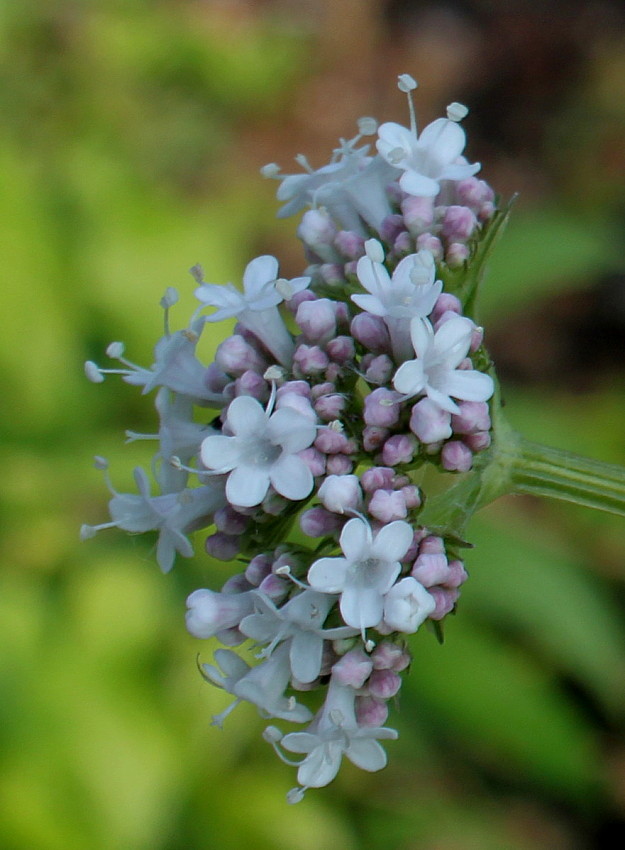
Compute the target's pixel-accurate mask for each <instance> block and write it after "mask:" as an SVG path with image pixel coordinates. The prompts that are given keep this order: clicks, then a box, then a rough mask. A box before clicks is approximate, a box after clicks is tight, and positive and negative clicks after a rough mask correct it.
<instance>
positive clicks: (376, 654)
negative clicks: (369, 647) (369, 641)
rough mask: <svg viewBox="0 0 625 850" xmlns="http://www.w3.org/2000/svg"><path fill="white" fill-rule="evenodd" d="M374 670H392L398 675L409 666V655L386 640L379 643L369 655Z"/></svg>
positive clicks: (397, 645)
mask: <svg viewBox="0 0 625 850" xmlns="http://www.w3.org/2000/svg"><path fill="white" fill-rule="evenodd" d="M371 660H372V661H373V669H374V670H394V671H395V673H400V672H401V671H402V670H405V669H406V667H408V665H409V664H410V661H411V658H410V653H409V652H406V650H405V649H402V647H401V646H399V644H396V643H391V642H390V641H388V640H385V641H383V642H382V643H379V644H378V645H377V646H376V648H375V649H374V650H373V652H372V653H371Z"/></svg>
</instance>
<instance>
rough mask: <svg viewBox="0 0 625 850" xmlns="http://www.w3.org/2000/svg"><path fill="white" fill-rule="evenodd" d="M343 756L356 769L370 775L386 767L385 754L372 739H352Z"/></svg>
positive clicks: (380, 746) (379, 745)
mask: <svg viewBox="0 0 625 850" xmlns="http://www.w3.org/2000/svg"><path fill="white" fill-rule="evenodd" d="M345 755H346V756H347V758H348V759H349V760H350V761H351V762H352V764H355V765H356V767H360V768H361V769H362V770H368V771H369V772H370V773H373V772H375V771H376V770H382V768H383V767H386V762H387V756H386V752H385V751H384V748H383V747H382V745H381V744H379V743H378V742H377V741H374V740H373V739H372V738H352V739H351V741H350V744H349V747H348V748H347V750H346V751H345Z"/></svg>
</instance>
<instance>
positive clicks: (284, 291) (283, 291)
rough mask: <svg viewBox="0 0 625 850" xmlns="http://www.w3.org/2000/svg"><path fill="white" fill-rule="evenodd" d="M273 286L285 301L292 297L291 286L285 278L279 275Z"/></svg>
mask: <svg viewBox="0 0 625 850" xmlns="http://www.w3.org/2000/svg"><path fill="white" fill-rule="evenodd" d="M274 286H275V288H276V292H277V293H278V295H281V296H282V298H283V299H284V300H285V301H290V300H291V298H293V294H294V293H293V287H292V286H291V284H290V283H289V281H288V280H285V278H283V277H279V278H278V280H277V281H276V282H275V283H274Z"/></svg>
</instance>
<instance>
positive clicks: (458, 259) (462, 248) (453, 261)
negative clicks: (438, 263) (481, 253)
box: [445, 242, 471, 269]
mask: <svg viewBox="0 0 625 850" xmlns="http://www.w3.org/2000/svg"><path fill="white" fill-rule="evenodd" d="M470 256H471V252H470V251H469V249H468V247H467V246H466V245H465V244H464V243H463V242H452V243H451V245H450V246H449V247H448V248H447V251H446V252H445V262H446V263H447V265H448V266H449V268H450V269H458V268H460V266H461V265H462V264H463V263H466V261H467V260H468V259H469V257H470Z"/></svg>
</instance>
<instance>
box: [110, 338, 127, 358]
mask: <svg viewBox="0 0 625 850" xmlns="http://www.w3.org/2000/svg"><path fill="white" fill-rule="evenodd" d="M124 350H125V346H124V343H123V342H112V343H111V344H110V345H109V346H108V347H107V349H106V356H107V357H112V358H113V359H115V360H116V359H117V358H118V357H123V356H124Z"/></svg>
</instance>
